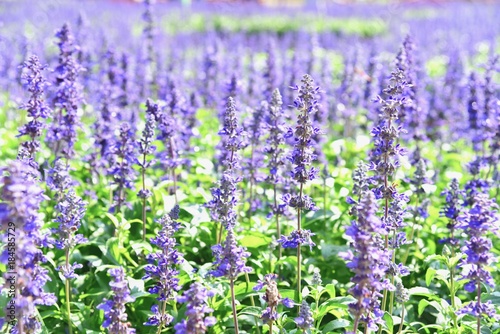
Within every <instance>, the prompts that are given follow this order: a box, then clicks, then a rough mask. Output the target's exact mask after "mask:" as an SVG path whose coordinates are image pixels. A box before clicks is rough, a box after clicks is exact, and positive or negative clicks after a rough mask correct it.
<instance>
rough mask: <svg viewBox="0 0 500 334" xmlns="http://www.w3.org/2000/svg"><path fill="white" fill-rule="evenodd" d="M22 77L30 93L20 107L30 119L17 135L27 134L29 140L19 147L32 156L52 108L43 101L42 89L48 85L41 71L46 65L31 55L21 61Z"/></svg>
mask: <svg viewBox="0 0 500 334" xmlns="http://www.w3.org/2000/svg"><path fill="white" fill-rule="evenodd" d="M22 68H23V73H22V78H23V79H24V80H25V81H26V85H27V90H28V92H30V93H31V96H30V99H29V100H28V102H27V103H25V104H23V105H21V108H22V109H26V111H27V113H28V117H30V118H31V119H30V121H29V122H28V123H27V124H25V125H23V126H22V127H21V128H20V129H19V135H18V136H29V137H30V139H31V140H30V141H26V142H23V143H22V144H21V147H23V148H25V149H26V150H27V151H28V152H29V155H30V158H34V154H35V153H36V152H37V151H38V150H39V148H40V143H39V142H38V141H37V138H38V137H40V136H41V134H42V130H43V128H44V126H45V124H44V121H43V120H44V119H47V118H48V117H49V116H50V115H51V113H52V110H51V109H50V107H49V106H48V105H47V104H46V103H45V100H44V94H45V93H44V91H45V88H46V87H47V86H48V85H49V83H48V82H47V81H45V78H44V77H43V75H42V71H43V70H45V69H46V68H47V67H46V66H43V65H42V64H40V60H39V59H38V57H37V56H31V57H29V58H28V60H27V61H25V62H24V63H23V66H22Z"/></svg>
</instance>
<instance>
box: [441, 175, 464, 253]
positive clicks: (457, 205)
mask: <svg viewBox="0 0 500 334" xmlns="http://www.w3.org/2000/svg"><path fill="white" fill-rule="evenodd" d="M441 196H445V201H446V202H445V204H444V205H443V209H442V210H441V216H444V217H446V218H448V224H447V225H446V226H447V227H448V230H449V231H450V236H449V238H446V239H444V240H442V242H444V243H447V244H448V243H449V244H450V245H451V246H453V247H452V251H453V252H454V251H455V248H456V247H457V246H458V245H459V239H458V238H457V236H456V235H455V232H456V229H457V223H458V217H459V216H460V215H461V213H462V210H463V209H462V207H463V201H464V198H465V192H464V191H463V190H461V189H460V184H459V183H458V180H457V179H453V180H451V182H450V185H449V186H448V188H447V189H445V190H443V191H442V192H441Z"/></svg>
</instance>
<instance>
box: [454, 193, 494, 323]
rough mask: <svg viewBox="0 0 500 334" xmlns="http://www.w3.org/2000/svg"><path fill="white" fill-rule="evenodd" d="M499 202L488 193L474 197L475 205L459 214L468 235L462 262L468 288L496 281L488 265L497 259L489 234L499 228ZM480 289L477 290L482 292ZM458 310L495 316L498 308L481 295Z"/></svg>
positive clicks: (460, 225) (469, 290)
mask: <svg viewBox="0 0 500 334" xmlns="http://www.w3.org/2000/svg"><path fill="white" fill-rule="evenodd" d="M496 209H498V205H497V204H496V203H495V202H494V201H493V200H492V199H490V198H489V197H488V196H487V195H485V194H478V195H476V196H475V197H474V202H473V204H472V208H471V209H470V210H469V211H468V212H465V213H463V214H462V215H460V216H459V217H458V224H457V226H456V227H457V228H459V229H462V230H464V231H465V233H466V234H467V235H468V237H469V239H468V240H467V242H466V244H465V246H463V247H462V252H464V253H465V255H466V256H467V257H466V258H464V259H463V260H462V262H461V264H460V265H461V266H462V268H463V275H462V279H465V280H467V281H468V282H467V283H466V284H465V286H464V289H465V290H466V291H468V292H474V291H477V289H480V287H481V284H485V285H487V286H489V287H492V288H493V287H494V286H495V282H494V280H493V277H492V276H491V273H490V272H489V271H488V270H487V267H488V266H489V265H490V264H491V263H492V262H493V261H494V259H495V257H494V255H493V254H492V253H491V249H492V243H491V240H490V239H489V238H488V233H489V232H494V233H497V232H498V220H499V219H498V214H497V211H496ZM479 293H480V292H478V295H479ZM458 313H459V314H463V313H467V314H470V315H472V316H475V317H480V316H481V315H482V314H486V315H488V316H490V317H492V316H493V315H494V313H495V308H494V306H493V304H492V303H491V301H488V302H484V301H481V300H480V299H478V300H476V301H473V302H470V303H469V304H467V305H466V306H465V307H464V308H463V309H461V310H459V311H458Z"/></svg>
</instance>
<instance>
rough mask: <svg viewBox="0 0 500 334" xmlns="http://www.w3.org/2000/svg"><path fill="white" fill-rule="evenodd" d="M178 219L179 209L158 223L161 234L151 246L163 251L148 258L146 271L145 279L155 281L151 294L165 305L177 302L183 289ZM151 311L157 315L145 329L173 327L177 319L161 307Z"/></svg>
mask: <svg viewBox="0 0 500 334" xmlns="http://www.w3.org/2000/svg"><path fill="white" fill-rule="evenodd" d="M178 218H179V207H178V206H175V207H174V208H173V209H172V211H170V213H169V214H166V215H164V216H162V217H161V218H160V219H159V220H158V223H159V224H160V225H161V230H160V231H159V232H158V235H157V236H156V237H155V238H152V239H151V243H152V244H153V245H156V246H158V248H159V249H160V250H159V251H157V252H155V253H151V254H148V255H147V256H146V259H147V261H148V263H149V264H148V265H147V266H146V267H145V268H144V270H145V271H146V275H144V277H143V279H144V280H147V279H149V278H151V279H153V280H154V285H153V286H152V287H151V288H149V289H148V292H149V293H151V294H155V295H158V297H157V298H156V299H157V300H158V301H160V302H162V303H166V302H168V301H171V300H173V299H174V298H175V292H176V291H178V290H179V289H180V286H179V279H178V278H177V275H178V274H179V271H178V270H177V269H176V266H177V265H179V264H181V263H182V262H183V261H184V259H183V257H182V254H181V253H179V252H178V251H177V250H176V249H175V247H176V245H177V242H176V240H175V237H174V233H175V232H176V231H177V230H178V229H179V228H180V223H178V222H176V221H175V220H176V219H178ZM151 311H152V312H153V315H152V316H150V317H149V319H148V321H147V322H146V323H145V325H148V326H158V325H160V324H161V325H163V324H169V323H170V322H171V321H172V319H173V318H172V316H170V315H168V314H165V313H164V310H163V309H160V308H159V307H158V305H153V307H152V308H151Z"/></svg>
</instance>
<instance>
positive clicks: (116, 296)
mask: <svg viewBox="0 0 500 334" xmlns="http://www.w3.org/2000/svg"><path fill="white" fill-rule="evenodd" d="M108 273H109V275H111V276H112V277H113V279H112V280H111V282H110V283H109V286H110V287H111V291H113V299H104V300H103V301H102V303H101V304H99V305H97V309H98V310H102V311H104V322H103V323H102V327H104V328H106V329H107V330H108V333H110V334H134V333H135V329H133V328H131V327H130V326H131V325H130V323H129V322H127V312H126V309H125V304H127V303H131V302H133V301H134V300H135V299H134V298H132V297H131V296H130V290H129V288H128V284H127V281H126V279H125V271H124V270H123V268H122V267H119V268H112V269H109V271H108Z"/></svg>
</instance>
